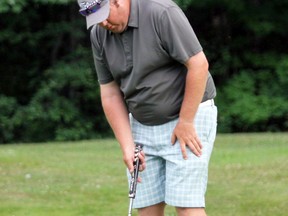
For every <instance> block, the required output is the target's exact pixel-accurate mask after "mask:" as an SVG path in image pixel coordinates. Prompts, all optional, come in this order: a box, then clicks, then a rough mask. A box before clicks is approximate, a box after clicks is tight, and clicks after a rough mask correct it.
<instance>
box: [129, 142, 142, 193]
mask: <svg viewBox="0 0 288 216" xmlns="http://www.w3.org/2000/svg"><path fill="white" fill-rule="evenodd" d="M142 147H143V145H141V144H137V145H136V147H135V158H134V163H133V165H134V171H133V173H132V174H131V180H130V187H129V198H133V199H134V198H135V195H136V187H137V179H138V173H139V167H140V159H139V154H140V152H141V151H142Z"/></svg>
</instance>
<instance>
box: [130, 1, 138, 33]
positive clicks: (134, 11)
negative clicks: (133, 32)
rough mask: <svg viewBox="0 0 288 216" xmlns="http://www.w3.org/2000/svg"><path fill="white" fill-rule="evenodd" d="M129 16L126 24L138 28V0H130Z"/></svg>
mask: <svg viewBox="0 0 288 216" xmlns="http://www.w3.org/2000/svg"><path fill="white" fill-rule="evenodd" d="M130 2H131V5H130V17H129V20H128V26H129V27H134V28H138V26H139V14H138V13H139V8H138V0H130Z"/></svg>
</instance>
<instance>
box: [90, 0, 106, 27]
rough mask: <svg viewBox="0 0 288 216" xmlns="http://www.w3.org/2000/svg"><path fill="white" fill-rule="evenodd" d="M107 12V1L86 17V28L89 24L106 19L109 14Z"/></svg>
mask: <svg viewBox="0 0 288 216" xmlns="http://www.w3.org/2000/svg"><path fill="white" fill-rule="evenodd" d="M109 12H110V3H109V1H108V2H107V3H106V4H105V5H103V6H102V7H101V8H100V9H99V10H98V11H96V12H95V13H93V14H90V15H89V16H87V17H86V23H87V29H89V28H90V27H91V26H93V25H95V24H98V23H101V22H103V21H104V20H106V19H107V18H108V16H109Z"/></svg>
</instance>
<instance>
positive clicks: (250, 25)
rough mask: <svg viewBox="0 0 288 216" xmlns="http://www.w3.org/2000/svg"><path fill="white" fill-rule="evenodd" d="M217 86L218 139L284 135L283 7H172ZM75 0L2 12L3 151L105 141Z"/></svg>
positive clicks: (24, 3) (286, 22) (222, 1)
mask: <svg viewBox="0 0 288 216" xmlns="http://www.w3.org/2000/svg"><path fill="white" fill-rule="evenodd" d="M177 3H178V4H179V5H180V6H181V7H182V8H183V10H184V12H185V14H186V15H187V17H188V19H189V21H190V23H191V25H192V27H193V28H194V30H195V32H196V34H197V36H198V38H199V40H200V42H201V44H202V46H203V48H204V51H205V53H206V56H207V58H208V60H209V63H210V72H211V74H212V75H213V77H214V81H215V84H216V86H217V97H216V103H217V106H218V110H219V118H218V131H219V132H221V133H230V132H261V131H271V132H276V131H287V129H288V100H287V99H288V96H287V95H288V94H287V90H286V89H287V86H288V76H287V75H288V54H287V48H288V44H287V30H286V26H288V15H287V13H286V11H287V9H288V1H287V0H281V1H280V0H277V1H269V0H234V1H228V0H218V1H215V0H202V1H195V0H177ZM78 10H79V9H78V5H77V1H76V0H29V1H28V0H14V1H11V0H2V1H1V2H0V29H1V30H0V44H1V46H0V58H1V64H0V75H1V78H0V143H13V142H42V141H51V140H58V141H62V140H80V139H92V138H101V137H108V136H112V132H111V130H110V128H109V125H108V124H107V122H106V119H105V117H104V113H103V110H102V107H101V102H100V97H99V85H98V83H97V77H96V72H95V69H94V65H93V59H92V53H91V46H90V42H89V31H87V30H86V24H85V18H83V17H82V16H81V15H79V14H78Z"/></svg>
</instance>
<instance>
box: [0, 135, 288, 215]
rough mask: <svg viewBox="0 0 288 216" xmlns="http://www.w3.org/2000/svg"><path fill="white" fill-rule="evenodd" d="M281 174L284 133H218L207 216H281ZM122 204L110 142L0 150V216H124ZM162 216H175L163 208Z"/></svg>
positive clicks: (120, 172)
mask: <svg viewBox="0 0 288 216" xmlns="http://www.w3.org/2000/svg"><path fill="white" fill-rule="evenodd" d="M287 167H288V134H287V133H279V134H271V133H263V134H234V135H233V134H227V135H226V134H225V135H224V134H219V135H218V137H217V140H216V143H215V148H214V152H213V154H212V158H211V163H210V169H209V184H208V191H207V200H206V203H207V213H208V215H209V216H256V215H257V216H270V215H273V216H284V215H287V212H288V168H287ZM128 204H129V199H128V184H127V180H126V171H125V166H124V164H123V162H122V155H121V152H120V148H119V146H118V144H117V142H116V141H115V140H113V139H107V140H93V141H82V142H65V143H56V142H55V143H45V144H23V145H21V144H17V145H16V144H15V145H0V215H1V216H44V215H45V216H50V215H53V216H76V215H77V216H124V215H127V213H128ZM135 213H136V212H135ZM134 215H136V214H134ZM165 215H166V216H173V215H176V214H175V211H174V209H173V208H172V207H168V208H167V210H166V214H165Z"/></svg>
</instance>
